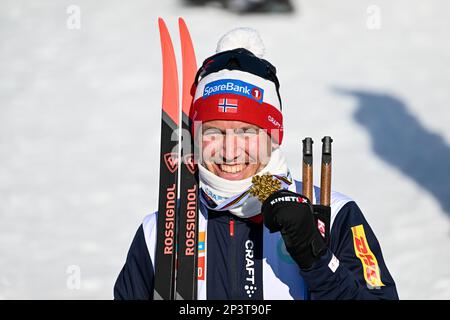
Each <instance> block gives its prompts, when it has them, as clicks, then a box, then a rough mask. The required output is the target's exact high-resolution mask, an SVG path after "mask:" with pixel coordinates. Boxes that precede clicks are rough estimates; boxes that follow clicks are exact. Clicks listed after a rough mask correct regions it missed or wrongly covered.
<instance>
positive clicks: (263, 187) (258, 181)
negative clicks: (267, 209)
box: [250, 173, 281, 203]
mask: <svg viewBox="0 0 450 320" xmlns="http://www.w3.org/2000/svg"><path fill="white" fill-rule="evenodd" d="M252 183H253V186H252V187H251V188H250V194H251V195H252V196H254V197H256V198H258V200H259V201H261V203H262V202H264V200H266V199H267V198H268V197H269V196H270V195H271V194H272V193H274V192H275V191H277V190H280V189H281V182H280V181H279V180H278V179H275V178H274V177H273V176H272V175H271V174H270V173H266V174H264V175H262V176H258V175H257V176H253V178H252Z"/></svg>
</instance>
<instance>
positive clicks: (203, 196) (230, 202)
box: [200, 172, 292, 211]
mask: <svg viewBox="0 0 450 320" xmlns="http://www.w3.org/2000/svg"><path fill="white" fill-rule="evenodd" d="M272 176H273V177H274V178H275V179H277V180H278V181H280V182H281V188H282V189H287V188H289V186H290V185H291V184H292V178H291V174H290V172H288V173H287V174H286V175H284V174H281V175H272ZM252 186H253V184H252V185H250V187H248V188H247V189H246V190H245V191H244V192H242V193H240V194H237V195H234V196H232V197H229V198H227V199H225V200H224V201H222V202H221V203H219V204H218V203H216V202H215V201H214V200H213V199H212V198H211V197H210V196H209V195H208V194H207V193H206V192H205V191H204V190H203V188H200V201H201V202H202V203H203V204H204V205H205V206H206V207H207V208H208V209H211V210H215V211H226V210H230V209H234V208H237V207H239V206H240V205H242V204H243V203H244V202H245V201H246V200H247V199H248V198H249V197H250V196H251V195H250V189H251V188H252Z"/></svg>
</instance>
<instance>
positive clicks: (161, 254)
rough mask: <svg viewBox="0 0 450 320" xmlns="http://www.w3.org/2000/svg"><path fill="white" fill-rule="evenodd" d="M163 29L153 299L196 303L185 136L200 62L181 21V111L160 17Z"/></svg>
mask: <svg viewBox="0 0 450 320" xmlns="http://www.w3.org/2000/svg"><path fill="white" fill-rule="evenodd" d="M158 25H159V32H160V39H161V50H162V65H163V93H162V118H161V153H160V175H159V176H160V181H159V184H160V187H159V204H158V217H157V229H156V230H157V235H156V237H157V238H156V239H157V240H156V253H155V261H154V265H155V270H154V271H155V278H154V279H155V282H154V292H153V298H154V299H155V300H174V299H176V300H181V299H184V300H195V299H197V243H198V239H197V237H198V234H197V229H198V169H197V166H196V164H195V163H194V157H193V150H194V149H193V147H194V145H193V140H192V138H191V135H190V134H189V135H187V134H185V133H186V132H190V130H189V127H190V121H189V109H190V107H191V104H192V100H193V97H192V95H191V89H192V85H193V83H194V79H195V74H196V72H197V62H196V58H195V52H194V47H193V44H192V40H191V37H190V34H189V31H188V28H187V26H186V23H185V22H184V20H183V19H182V18H179V19H178V25H179V33H180V43H181V53H182V70H183V73H182V99H181V110H180V97H179V84H178V68H177V62H176V57H175V51H174V48H173V44H172V39H171V37H170V33H169V31H168V29H167V26H166V24H165V22H164V20H163V19H162V18H159V19H158ZM180 111H181V125H180ZM180 127H181V129H182V130H181V133H182V135H180ZM178 192H179V194H178Z"/></svg>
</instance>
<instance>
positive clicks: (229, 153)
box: [221, 135, 243, 163]
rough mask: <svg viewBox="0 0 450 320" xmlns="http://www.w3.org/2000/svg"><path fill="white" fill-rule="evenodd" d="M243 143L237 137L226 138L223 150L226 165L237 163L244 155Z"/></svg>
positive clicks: (228, 136) (229, 136)
mask: <svg viewBox="0 0 450 320" xmlns="http://www.w3.org/2000/svg"><path fill="white" fill-rule="evenodd" d="M241 142H242V141H240V139H239V138H238V137H236V136H235V135H227V136H226V138H225V141H224V143H223V145H222V150H221V152H222V158H223V161H225V162H226V163H229V162H237V161H236V160H237V159H239V158H240V157H241V156H242V154H243V150H242V146H241V145H240V144H241Z"/></svg>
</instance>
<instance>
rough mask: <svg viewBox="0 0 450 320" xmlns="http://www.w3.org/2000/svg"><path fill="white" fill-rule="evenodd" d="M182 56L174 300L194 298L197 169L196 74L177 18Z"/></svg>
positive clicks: (190, 49)
mask: <svg viewBox="0 0 450 320" xmlns="http://www.w3.org/2000/svg"><path fill="white" fill-rule="evenodd" d="M178 25H179V32H180V43H181V57H182V70H183V76H182V90H183V91H182V99H181V101H182V116H181V117H182V138H181V148H182V149H181V155H182V157H181V158H180V159H182V161H180V208H179V224H178V230H179V232H178V241H177V245H178V250H177V266H178V267H177V281H176V297H175V299H177V300H181V299H183V300H196V299H197V246H198V231H197V229H198V168H197V165H196V162H195V159H194V143H193V139H192V136H191V132H190V130H189V128H190V125H191V124H190V120H189V110H190V108H191V106H192V102H193V94H192V92H193V91H192V86H193V84H194V79H195V74H196V72H197V61H196V58H195V52H194V46H193V44H192V40H191V36H190V34H189V30H188V28H187V26H186V23H185V22H184V20H183V19H182V18H179V19H178Z"/></svg>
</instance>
